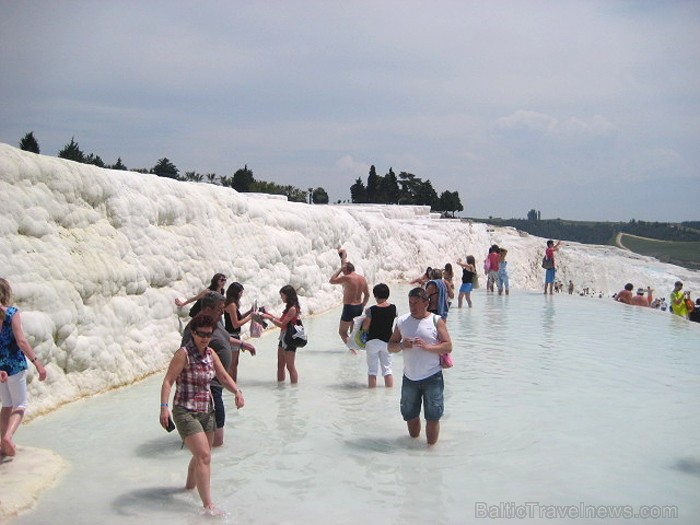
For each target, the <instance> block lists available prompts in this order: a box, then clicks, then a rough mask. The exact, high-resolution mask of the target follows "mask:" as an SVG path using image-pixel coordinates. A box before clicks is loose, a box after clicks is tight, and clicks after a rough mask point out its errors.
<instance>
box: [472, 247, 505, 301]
mask: <svg viewBox="0 0 700 525" xmlns="http://www.w3.org/2000/svg"><path fill="white" fill-rule="evenodd" d="M507 254H508V250H506V249H505V248H502V247H499V246H498V245H497V244H493V245H491V247H490V248H489V253H488V254H487V255H486V259H484V273H485V274H486V291H487V292H495V290H496V288H498V295H502V294H503V292H504V291H505V294H506V295H508V294H509V293H510V281H509V278H508V261H506V255H507ZM470 306H471V305H470Z"/></svg>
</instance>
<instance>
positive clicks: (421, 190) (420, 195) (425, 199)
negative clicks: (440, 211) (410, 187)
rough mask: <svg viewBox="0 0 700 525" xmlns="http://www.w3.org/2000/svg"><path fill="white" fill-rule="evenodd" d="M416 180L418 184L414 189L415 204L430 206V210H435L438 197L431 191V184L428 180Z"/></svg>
mask: <svg viewBox="0 0 700 525" xmlns="http://www.w3.org/2000/svg"><path fill="white" fill-rule="evenodd" d="M418 180H419V181H420V182H419V184H418V186H417V189H416V195H415V199H416V204H420V205H423V206H430V208H431V209H434V208H436V207H437V206H438V196H437V193H435V190H434V189H433V185H432V183H431V182H430V180H426V181H425V182H423V181H421V180H420V179H418Z"/></svg>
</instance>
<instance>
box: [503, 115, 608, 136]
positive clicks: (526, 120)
mask: <svg viewBox="0 0 700 525" xmlns="http://www.w3.org/2000/svg"><path fill="white" fill-rule="evenodd" d="M495 128H496V129H497V130H501V131H505V132H516V133H517V132H530V133H533V134H541V135H548V136H550V137H558V138H565V139H576V138H589V137H599V136H604V135H609V134H612V133H613V132H614V131H615V130H616V126H615V125H614V124H613V123H612V122H610V121H609V120H608V119H606V118H605V117H602V116H600V115H594V116H593V117H588V118H587V117H578V116H568V117H566V118H564V119H559V118H557V117H554V116H552V115H547V114H545V113H539V112H537V111H531V110H524V109H520V110H518V111H516V112H514V113H512V114H510V115H508V116H505V117H501V118H499V119H497V120H496V123H495Z"/></svg>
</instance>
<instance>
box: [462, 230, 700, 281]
mask: <svg viewBox="0 0 700 525" xmlns="http://www.w3.org/2000/svg"><path fill="white" fill-rule="evenodd" d="M470 220H473V221H476V222H484V223H486V224H492V225H494V226H512V227H513V228H516V229H518V230H521V231H524V232H527V233H529V234H531V235H537V236H538V237H545V238H547V239H562V240H564V241H574V242H580V243H582V244H609V245H612V246H620V247H623V248H627V249H628V250H631V251H633V252H635V253H639V254H641V255H649V256H652V257H656V258H657V259H659V260H661V261H664V262H669V263H672V264H677V265H679V266H683V267H685V268H692V269H700V221H688V222H682V223H668V222H645V221H635V220H632V221H630V222H595V221H569V220H565V219H548V220H529V219H500V218H492V217H491V218H488V219H480V218H473V219H470Z"/></svg>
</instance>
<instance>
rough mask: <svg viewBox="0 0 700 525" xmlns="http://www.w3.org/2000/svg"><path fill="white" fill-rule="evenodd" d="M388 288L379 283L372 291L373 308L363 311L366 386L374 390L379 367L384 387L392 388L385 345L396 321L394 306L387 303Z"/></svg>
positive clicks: (388, 357) (389, 359)
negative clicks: (365, 340) (365, 341)
mask: <svg viewBox="0 0 700 525" xmlns="http://www.w3.org/2000/svg"><path fill="white" fill-rule="evenodd" d="M389 293H390V290H389V287H388V286H387V285H386V284H384V283H380V284H378V285H376V286H375V287H374V288H373V289H372V294H373V295H374V299H375V300H376V301H377V304H376V305H375V306H370V307H369V308H367V310H365V316H366V317H365V320H364V322H363V323H362V329H363V330H364V331H365V332H367V343H366V345H365V350H366V351H367V386H368V387H369V388H374V387H376V386H377V372H378V371H379V365H381V367H382V376H383V377H384V386H385V387H387V388H391V387H393V386H394V376H393V375H392V371H391V355H390V354H389V351H388V350H387V343H388V342H389V338H390V337H391V333H392V332H393V331H394V320H395V319H396V305H393V304H391V303H390V302H389Z"/></svg>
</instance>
